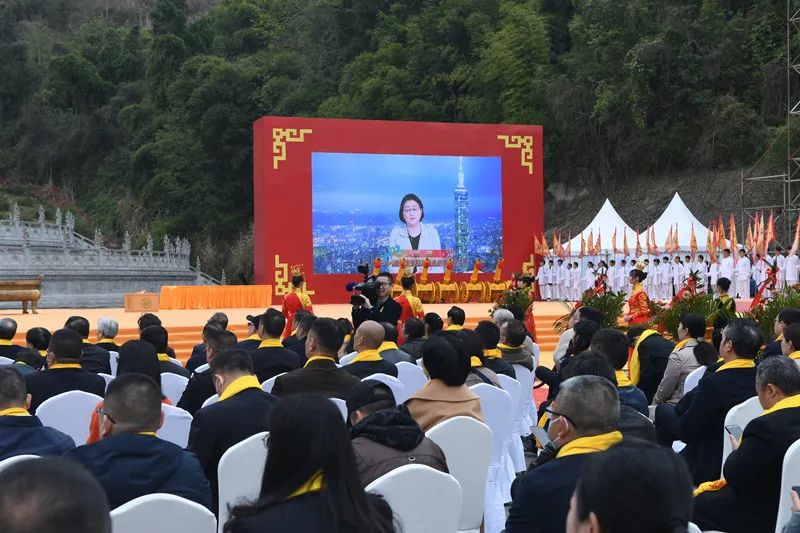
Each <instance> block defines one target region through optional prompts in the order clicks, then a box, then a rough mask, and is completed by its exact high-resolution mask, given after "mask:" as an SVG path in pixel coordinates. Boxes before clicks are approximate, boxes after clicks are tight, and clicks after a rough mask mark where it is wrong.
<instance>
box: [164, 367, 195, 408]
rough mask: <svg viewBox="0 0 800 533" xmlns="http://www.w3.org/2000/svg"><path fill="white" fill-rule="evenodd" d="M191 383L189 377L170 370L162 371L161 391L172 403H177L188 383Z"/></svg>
mask: <svg viewBox="0 0 800 533" xmlns="http://www.w3.org/2000/svg"><path fill="white" fill-rule="evenodd" d="M188 383H189V378H185V377H183V376H179V375H178V374H172V373H170V372H162V373H161V392H163V393H164V396H166V397H167V398H169V401H171V402H172V405H177V403H178V401H179V400H180V399H181V396H182V395H183V391H185V390H186V385H187V384H188Z"/></svg>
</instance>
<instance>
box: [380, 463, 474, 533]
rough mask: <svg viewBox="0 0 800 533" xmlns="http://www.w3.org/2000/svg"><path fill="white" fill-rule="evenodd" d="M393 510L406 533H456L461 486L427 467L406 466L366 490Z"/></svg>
mask: <svg viewBox="0 0 800 533" xmlns="http://www.w3.org/2000/svg"><path fill="white" fill-rule="evenodd" d="M366 490H367V492H372V493H375V494H380V495H381V496H383V498H384V499H385V500H386V502H387V503H388V504H389V505H390V506H391V508H392V511H393V512H394V516H395V518H396V519H397V521H398V522H399V523H400V527H399V528H398V529H399V531H402V532H403V533H443V532H445V531H448V532H450V531H457V530H458V520H459V516H460V515H461V486H460V485H459V484H458V481H456V478H454V477H453V476H451V475H450V474H445V473H444V472H439V471H438V470H436V469H434V468H431V467H429V466H424V465H404V466H401V467H399V468H395V469H394V470H392V471H391V472H389V473H388V474H385V475H383V476H381V477H379V478H378V479H376V480H375V481H373V482H372V483H370V484H369V485H367V488H366Z"/></svg>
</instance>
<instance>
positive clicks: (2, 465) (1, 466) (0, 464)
mask: <svg viewBox="0 0 800 533" xmlns="http://www.w3.org/2000/svg"><path fill="white" fill-rule="evenodd" d="M38 458H39V456H38V455H15V456H14V457H9V458H8V459H3V460H2V461H0V472H2V471H3V470H5V469H6V468H8V467H9V466H11V465H14V464H17V463H21V462H22V461H30V460H31V459H38Z"/></svg>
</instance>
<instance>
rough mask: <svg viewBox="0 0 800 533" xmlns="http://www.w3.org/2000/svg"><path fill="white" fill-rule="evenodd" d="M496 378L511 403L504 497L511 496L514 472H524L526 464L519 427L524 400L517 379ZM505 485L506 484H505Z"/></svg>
mask: <svg viewBox="0 0 800 533" xmlns="http://www.w3.org/2000/svg"><path fill="white" fill-rule="evenodd" d="M497 379H498V380H499V381H500V385H502V386H503V390H504V391H506V392H507V393H508V394H509V395H510V396H511V405H512V409H513V411H512V416H513V418H512V426H511V439H510V441H509V448H508V454H509V455H508V459H510V463H509V467H510V469H511V472H509V475H508V476H507V479H506V481H507V484H505V485H504V486H503V493H504V494H506V488H507V489H508V490H509V492H508V493H507V494H506V497H507V498H509V501H510V498H511V492H510V490H511V483H512V482H513V481H514V478H515V477H516V476H515V475H514V474H515V472H524V471H525V470H526V469H527V467H528V465H526V464H525V450H524V448H523V447H522V439H521V438H520V437H521V435H520V432H519V427H520V426H521V425H522V409H523V408H524V407H525V401H524V398H523V397H522V386H521V385H520V383H519V381H517V380H516V379H512V378H510V377H508V376H506V375H504V374H498V375H497ZM506 485H507V486H506Z"/></svg>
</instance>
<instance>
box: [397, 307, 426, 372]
mask: <svg viewBox="0 0 800 533" xmlns="http://www.w3.org/2000/svg"><path fill="white" fill-rule="evenodd" d="M403 335H404V337H405V340H406V341H405V342H404V343H403V345H402V346H400V348H401V349H402V350H403V351H404V352H406V353H407V354H409V355H410V356H411V357H413V358H414V360H415V361H416V360H417V359H421V358H422V345H423V344H424V343H425V323H424V322H423V321H422V320H420V319H419V318H414V317H411V318H409V319H408V320H406V322H405V324H403Z"/></svg>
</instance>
